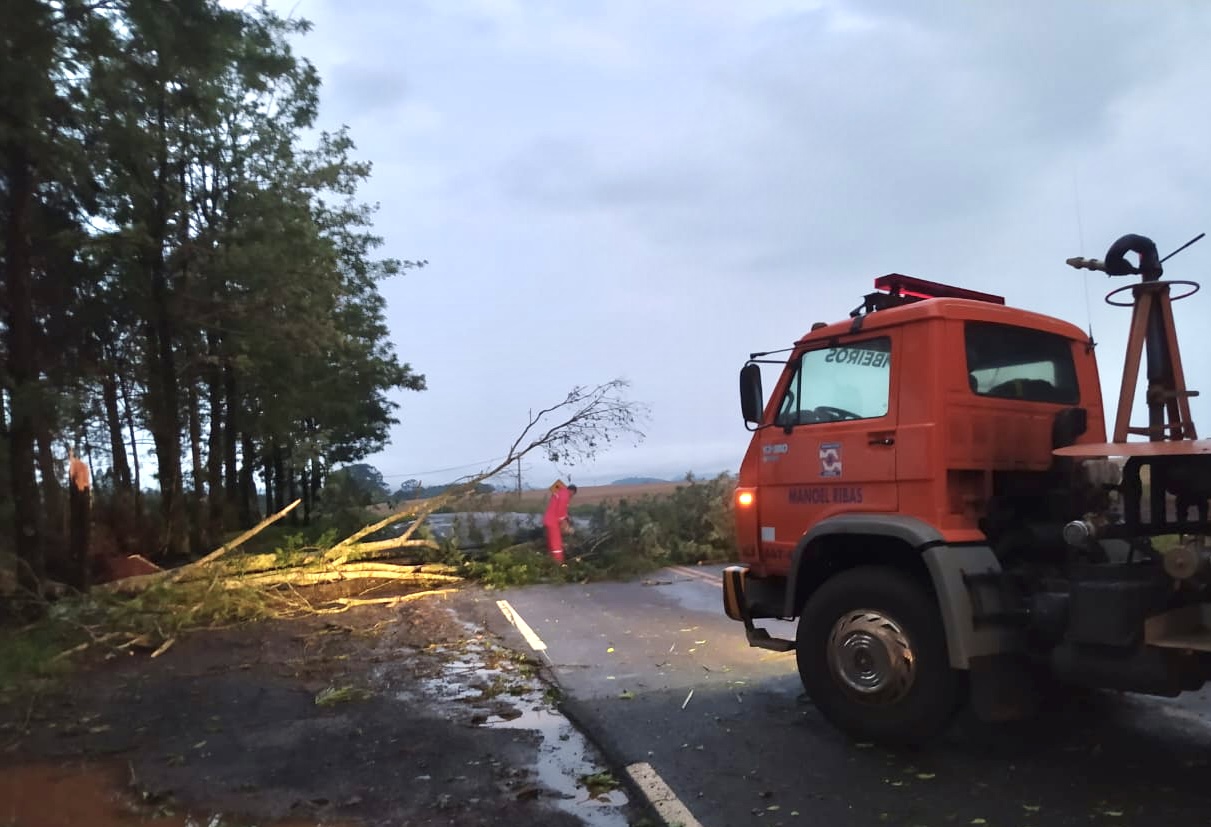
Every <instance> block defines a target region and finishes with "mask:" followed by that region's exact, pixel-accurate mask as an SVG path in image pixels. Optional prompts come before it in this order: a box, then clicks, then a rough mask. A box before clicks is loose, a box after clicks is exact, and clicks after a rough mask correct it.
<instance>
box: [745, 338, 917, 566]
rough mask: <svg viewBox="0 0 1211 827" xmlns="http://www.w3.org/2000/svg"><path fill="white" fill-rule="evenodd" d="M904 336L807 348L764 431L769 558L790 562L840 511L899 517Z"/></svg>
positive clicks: (763, 502) (772, 562)
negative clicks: (814, 530)
mask: <svg viewBox="0 0 1211 827" xmlns="http://www.w3.org/2000/svg"><path fill="white" fill-rule="evenodd" d="M899 339H900V336H899V331H898V330H892V331H887V332H884V331H875V332H870V333H859V334H857V335H855V336H847V337H844V338H843V339H840V340H830V341H829V342H822V343H821V344H820V345H819V346H815V347H811V348H810V349H808V350H806V351H805V352H803V353H802V354H801V355H800V356H799V357H798V359H797V364H796V365H793V368H792V369H793V374H792V375H791V377H790V380H789V383H788V384H787V386H786V388H785V390H784V391H783V394H782V398H781V400H780V402H779V407H778V415H777V419H776V423H775V425H774V427H770V428H765V429H764V430H763V431H761V432H760V433H761V440H762V445H761V453H762V456H761V460H762V461H761V470H760V472H759V473H758V479H759V485H760V492H761V493H760V495H759V496H758V498H757V509H758V519H759V523H760V537H761V542H760V550H761V558H762V561H763V562H765V563H766V564H767V565H769V566H770V567H771V569H773V570H780V569H782V568H784V567H785V566H787V565H789V562H790V559H791V556H792V555H793V553H794V551H795V547H796V545H797V544H798V542H799V539H800V538H801V537H802V536H803V534H804V533H805V532H806V531H807V530H808V529H809V528H811V527H812V526H813V525H815V524H816V523H818V522H819V521H820V520H823V519H825V518H826V517H829V516H831V515H833V514H839V513H845V512H854V511H867V512H870V511H883V512H894V511H896V510H897V509H898V507H899V498H898V496H897V487H896V419H897V417H896V400H897V399H898V398H899V395H898V393H897V391H898V379H897V377H898V374H899V371H896V370H893V366H895V365H896V364H897V357H898V353H897V347H896V345H897V342H898V341H899Z"/></svg>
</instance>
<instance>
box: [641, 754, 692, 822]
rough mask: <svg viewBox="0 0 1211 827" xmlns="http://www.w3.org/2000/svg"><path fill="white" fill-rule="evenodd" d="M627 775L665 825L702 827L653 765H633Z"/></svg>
mask: <svg viewBox="0 0 1211 827" xmlns="http://www.w3.org/2000/svg"><path fill="white" fill-rule="evenodd" d="M627 775H629V776H631V779H632V780H633V781H634V782H635V784H636V786H638V787H639V789H640V790H641V791H642V792H643V794H644V795H645V796H647V799H648V801H650V802H652V806H653V807H655V808H656V812H657V813H658V814H659V815H660V817H661V818H663V819H664V823H665V824H680V825H682V827H702V822H700V821H699V820H698V819H696V818H694V815H693V814H692V813H691V812H690V811H689V808H687V807H686V806H685V805H684V804H682V803H681V799H679V798H678V797H677V795H676V793H674V792H673V791H672V790H671V789H669V785H668V784H665V783H664V779H663V778H661V777H660V776H659V775H658V774H657V773H656V770H655V769H653V768H652V765H651V764H648V763H640V764H631V765H630V766H629V767H627Z"/></svg>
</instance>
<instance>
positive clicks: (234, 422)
mask: <svg viewBox="0 0 1211 827" xmlns="http://www.w3.org/2000/svg"><path fill="white" fill-rule="evenodd" d="M223 396H224V397H225V400H226V403H227V411H226V413H227V430H226V435H225V438H224V440H223V464H224V465H225V466H226V468H227V502H228V504H229V505H231V506H233V507H238V508H239V513H240V523H241V525H244V526H247V525H249V523H248V522H247V519H246V518H247V516H248V514H247V511H246V510H245V508H244V507H243V506H241V505H240V500H241V498H243V500H244V501H245V502H247V499H248V495H247V491H246V489H245V488H244V483H243V480H242V479H241V478H240V472H239V466H238V465H236V458H235V452H236V445H237V444H238V443H239V439H240V399H239V397H238V396H236V384H235V371H234V370H232V367H231V365H224V366H223ZM248 463H249V454H248V440H247V438H245V440H244V465H245V466H247V465H248Z"/></svg>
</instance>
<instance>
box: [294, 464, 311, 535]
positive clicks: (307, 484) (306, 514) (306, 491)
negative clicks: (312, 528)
mask: <svg viewBox="0 0 1211 827" xmlns="http://www.w3.org/2000/svg"><path fill="white" fill-rule="evenodd" d="M299 488H300V489H301V490H302V494H303V525H311V473H310V471H309V469H308V467H307V463H306V462H304V463H303V467H302V468H301V469H299ZM291 496H292V497H293V496H294V495H293V494H291Z"/></svg>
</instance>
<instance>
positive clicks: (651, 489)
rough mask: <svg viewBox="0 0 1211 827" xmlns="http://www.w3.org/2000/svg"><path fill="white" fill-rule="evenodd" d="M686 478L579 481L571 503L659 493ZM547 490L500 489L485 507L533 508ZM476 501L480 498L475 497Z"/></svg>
mask: <svg viewBox="0 0 1211 827" xmlns="http://www.w3.org/2000/svg"><path fill="white" fill-rule="evenodd" d="M685 484H686V483H685V482H648V483H640V484H637V485H582V486H580V487H578V488H577V489H576V496H575V497H573V498H572V506H573V507H575V506H586V505H599V504H601V503H608V502H618V500H621V499H635V498H637V497H643V496H660V495H662V494H671V493H673V491H675V490H676V489H677V488H678V487H679V486H683V485H685ZM547 494H548V491H547V490H546V489H542V490H539V491H522V492H521V495H520V497H519V495H518V494H517V492H515V491H513V492H502V493H500V494H493V495H492V496H491V497H489V498H485V500H486V501H487V504H488V507H490V508H492V509H515V510H519V511H535V510H538V509H540V508H542V506H543V504H544V503H545V502H546V501H547ZM476 502H480V500H479V499H478V498H476Z"/></svg>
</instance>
